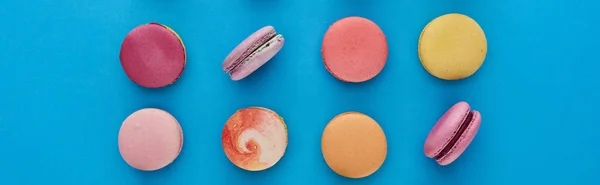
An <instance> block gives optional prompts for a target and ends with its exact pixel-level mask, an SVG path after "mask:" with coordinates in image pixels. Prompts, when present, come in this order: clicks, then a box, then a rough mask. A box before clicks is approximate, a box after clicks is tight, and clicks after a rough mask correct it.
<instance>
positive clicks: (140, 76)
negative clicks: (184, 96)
mask: <svg viewBox="0 0 600 185" xmlns="http://www.w3.org/2000/svg"><path fill="white" fill-rule="evenodd" d="M185 53H186V52H185V47H184V46H183V42H182V40H181V38H180V37H179V36H178V35H177V34H176V33H175V32H174V31H173V30H172V29H170V28H168V27H166V26H164V25H161V24H158V23H150V24H144V25H140V26H138V27H136V28H134V29H133V30H132V31H130V32H129V33H128V34H127V36H126V37H125V39H124V40H123V43H122V45H121V52H120V56H119V58H120V60H121V65H122V67H123V70H124V71H125V73H126V74H127V76H128V77H129V78H130V79H131V80H132V81H133V82H135V83H136V84H139V85H141V86H144V87H148V88H159V87H163V86H167V85H169V84H172V83H173V82H175V81H176V80H177V79H178V78H179V77H180V76H181V74H182V73H183V70H184V67H185V64H186V54H185Z"/></svg>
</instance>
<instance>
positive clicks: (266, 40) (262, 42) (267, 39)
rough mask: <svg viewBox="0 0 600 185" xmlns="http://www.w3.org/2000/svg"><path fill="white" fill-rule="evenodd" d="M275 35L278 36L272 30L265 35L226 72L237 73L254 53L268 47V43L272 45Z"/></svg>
mask: <svg viewBox="0 0 600 185" xmlns="http://www.w3.org/2000/svg"><path fill="white" fill-rule="evenodd" d="M275 35H276V32H275V30H272V31H270V32H269V33H267V34H265V35H263V36H262V37H261V38H260V39H259V40H258V41H256V42H255V43H253V44H252V46H250V47H248V49H246V51H244V52H243V53H242V55H240V57H239V58H237V59H236V60H235V62H233V64H231V65H229V66H227V68H225V71H226V72H227V73H229V74H231V73H233V72H234V71H235V69H237V68H238V67H239V66H241V65H242V64H243V63H245V61H246V59H247V58H251V57H250V56H252V55H253V54H254V53H256V51H257V50H258V49H259V48H261V47H262V46H264V45H267V44H268V43H271V41H272V40H273V38H274V37H276V36H275ZM277 36H281V35H277Z"/></svg>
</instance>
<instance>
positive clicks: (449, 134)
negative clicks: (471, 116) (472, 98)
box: [424, 102, 470, 158]
mask: <svg viewBox="0 0 600 185" xmlns="http://www.w3.org/2000/svg"><path fill="white" fill-rule="evenodd" d="M469 111H470V106H469V104H468V103H466V102H458V103H456V104H454V105H453V106H452V107H451V108H450V109H448V110H447V111H446V112H445V113H444V114H443V115H442V117H441V118H440V119H439V120H438V121H437V123H436V124H435V125H434V126H433V128H432V129H431V131H430V132H429V134H428V136H427V139H426V140H425V146H424V152H425V155H426V156H427V157H430V158H433V157H435V156H436V155H437V154H438V153H440V152H441V151H442V149H444V147H446V145H448V143H449V142H450V140H452V138H453V137H454V136H455V135H456V133H457V131H458V129H459V127H460V125H461V123H462V122H463V120H464V119H465V117H466V116H467V114H468V113H469Z"/></svg>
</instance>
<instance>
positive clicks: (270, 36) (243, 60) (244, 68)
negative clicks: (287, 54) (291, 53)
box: [222, 26, 284, 81]
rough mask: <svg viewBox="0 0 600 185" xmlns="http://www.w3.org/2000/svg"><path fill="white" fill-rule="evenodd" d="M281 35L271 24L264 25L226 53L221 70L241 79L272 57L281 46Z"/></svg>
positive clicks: (282, 40)
mask: <svg viewBox="0 0 600 185" xmlns="http://www.w3.org/2000/svg"><path fill="white" fill-rule="evenodd" d="M283 43H284V39H283V35H281V34H278V33H277V32H276V31H275V28H273V26H265V27H263V28H261V29H259V30H258V31H256V32H254V33H253V34H252V35H250V36H248V37H247V38H246V39H245V40H244V41H242V42H241V43H240V44H238V45H237V47H235V49H233V51H231V53H229V55H227V57H226V58H225V60H224V61H223V65H222V68H223V71H225V72H226V73H227V74H229V76H230V77H231V79H232V80H236V81H237V80H241V79H243V78H246V77H247V76H248V75H250V74H252V73H253V72H254V71H256V70H257V69H258V68H260V67H261V66H263V65H264V64H265V63H267V62H268V61H269V60H271V58H273V57H274V56H275V55H276V54H277V53H278V52H279V50H281V48H282V47H283Z"/></svg>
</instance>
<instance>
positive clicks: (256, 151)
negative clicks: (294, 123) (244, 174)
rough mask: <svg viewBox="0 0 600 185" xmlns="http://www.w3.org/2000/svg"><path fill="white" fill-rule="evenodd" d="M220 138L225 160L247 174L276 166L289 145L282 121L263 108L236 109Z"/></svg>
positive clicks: (276, 115) (275, 114)
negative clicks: (246, 171) (247, 172)
mask: <svg viewBox="0 0 600 185" xmlns="http://www.w3.org/2000/svg"><path fill="white" fill-rule="evenodd" d="M221 139H222V145H223V150H224V151H225V155H226V156H227V158H228V159H229V160H230V161H231V162H232V163H233V164H234V165H236V166H238V167H239V168H242V169H245V170H248V171H261V170H265V169H267V168H270V167H272V166H273V165H275V164H276V163H277V162H278V161H279V160H280V159H281V157H283V154H284V153H285V150H286V148H287V144H288V134H287V127H286V125H285V123H284V122H283V119H282V118H281V117H280V116H279V115H278V114H277V113H275V112H274V111H272V110H270V109H267V108H262V107H249V108H244V109H240V110H238V111H237V112H236V113H235V114H233V115H232V116H231V117H230V118H229V119H228V120H227V122H226V123H225V128H223V133H222V136H221Z"/></svg>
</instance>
